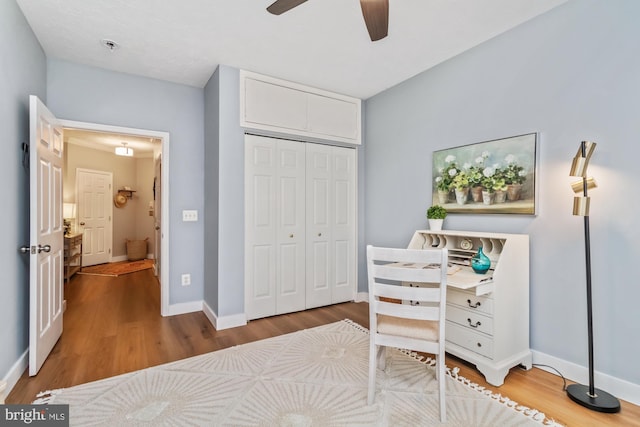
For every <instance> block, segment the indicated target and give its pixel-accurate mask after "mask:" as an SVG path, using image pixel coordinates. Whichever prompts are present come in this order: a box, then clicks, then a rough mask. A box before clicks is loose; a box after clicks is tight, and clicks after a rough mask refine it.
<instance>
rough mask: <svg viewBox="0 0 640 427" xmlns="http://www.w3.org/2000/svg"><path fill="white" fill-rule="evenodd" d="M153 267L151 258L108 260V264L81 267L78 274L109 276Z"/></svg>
mask: <svg viewBox="0 0 640 427" xmlns="http://www.w3.org/2000/svg"><path fill="white" fill-rule="evenodd" d="M152 267H153V260H152V259H142V260H140V261H121V262H110V263H108V264H98V265H92V266H89V267H82V270H81V271H79V272H78V274H86V275H89V276H110V277H118V276H121V275H123V274H129V273H135V272H136V271H141V270H146V269H148V268H152Z"/></svg>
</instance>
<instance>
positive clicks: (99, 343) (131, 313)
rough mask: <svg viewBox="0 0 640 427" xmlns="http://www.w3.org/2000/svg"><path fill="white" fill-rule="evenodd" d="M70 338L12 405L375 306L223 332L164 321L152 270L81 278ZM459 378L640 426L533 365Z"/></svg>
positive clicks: (571, 418) (587, 418) (532, 402)
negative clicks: (584, 401)
mask: <svg viewBox="0 0 640 427" xmlns="http://www.w3.org/2000/svg"><path fill="white" fill-rule="evenodd" d="M65 297H66V300H67V310H66V312H65V314H64V333H63V334H62V337H61V338H60V340H59V341H58V343H57V344H56V346H55V347H54V349H53V352H52V353H51V355H50V356H49V358H48V359H47V361H46V362H45V364H44V365H43V367H42V369H41V370H40V372H39V373H38V375H37V376H35V377H32V378H30V377H29V376H28V374H27V373H25V374H24V375H23V376H22V378H21V379H20V380H19V381H18V383H17V384H16V386H15V387H14V388H13V390H12V391H11V393H10V394H9V396H7V399H6V403H30V402H32V401H33V400H34V399H35V397H36V394H37V393H38V392H40V391H43V390H51V389H55V388H61V387H70V386H73V385H77V384H82V383H85V382H88V381H94V380H98V379H101V378H106V377H110V376H113V375H118V374H122V373H125V372H130V371H134V370H137V369H142V368H146V367H149V366H154V365H158V364H162V363H166V362H171V361H174V360H179V359H183V358H186V357H190V356H195V355H198V354H202V353H206V352H210V351H215V350H219V349H222V348H226V347H231V346H234V345H239V344H244V343H247V342H250V341H255V340H260V339H264V338H269V337H272V336H277V335H281V334H286V333H289V332H293V331H296V330H299V329H305V328H312V327H315V326H320V325H323V324H327V323H331V322H336V321H339V320H342V319H345V318H349V319H351V320H353V321H355V322H357V323H359V324H361V325H363V326H366V327H368V325H369V320H368V304H366V303H344V304H338V305H334V306H329V307H322V308H317V309H313V310H307V311H303V312H299V313H292V314H285V315H281V316H274V317H268V318H264V319H258V320H253V321H251V322H249V324H248V325H246V326H242V327H238V328H232V329H225V330H222V331H216V330H215V329H214V328H213V326H211V324H210V323H209V320H208V319H207V318H206V317H205V316H204V314H203V313H201V312H198V313H190V314H183V315H179V316H172V317H162V316H160V291H159V285H158V282H157V281H156V279H155V277H154V276H153V274H152V271H151V270H145V271H141V272H137V273H132V274H128V275H124V276H120V277H117V278H114V277H100V276H80V275H76V276H74V277H73V279H72V280H71V281H70V282H69V283H68V284H67V285H66V288H65ZM447 365H448V366H450V367H454V366H457V367H459V368H460V375H462V376H464V377H466V378H468V379H469V380H471V381H472V382H475V383H478V384H480V385H482V386H485V387H487V388H488V389H491V390H493V392H495V393H500V394H502V395H503V396H507V397H509V398H510V399H512V400H514V401H516V402H518V403H519V404H521V405H525V406H528V407H530V408H535V409H537V410H539V411H542V412H544V413H545V414H546V415H547V416H548V417H549V418H552V419H554V420H555V421H556V422H558V423H560V424H563V425H566V426H580V427H583V426H640V407H638V406H635V405H632V404H630V403H627V402H624V401H623V402H622V411H621V412H620V413H618V414H601V413H598V412H593V411H590V410H588V409H586V408H583V407H581V406H579V405H577V404H575V403H573V402H572V401H571V400H569V398H568V397H567V396H566V393H565V392H564V391H563V390H562V386H563V383H562V379H561V378H560V377H558V376H556V375H553V374H550V373H548V372H545V371H543V370H541V369H537V368H533V369H531V370H529V371H525V370H524V369H520V368H513V369H512V370H511V372H510V373H509V375H508V376H507V378H506V381H505V384H504V385H503V386H502V387H493V386H490V385H489V384H487V383H486V382H485V381H484V377H483V376H482V374H480V373H479V372H478V371H476V370H475V368H474V367H473V366H472V365H469V364H467V363H466V362H464V361H462V360H460V359H457V358H454V357H451V356H448V357H447Z"/></svg>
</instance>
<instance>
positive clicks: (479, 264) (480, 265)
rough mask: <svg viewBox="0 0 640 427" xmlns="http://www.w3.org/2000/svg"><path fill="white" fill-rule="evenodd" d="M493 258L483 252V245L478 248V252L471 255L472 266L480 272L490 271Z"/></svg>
mask: <svg viewBox="0 0 640 427" xmlns="http://www.w3.org/2000/svg"><path fill="white" fill-rule="evenodd" d="M489 267H491V260H490V259H489V257H488V256H486V255H485V254H484V252H482V246H480V247H479V248H478V253H476V254H475V255H474V256H473V257H471V268H473V271H475V272H476V273H478V274H484V273H486V272H487V271H489Z"/></svg>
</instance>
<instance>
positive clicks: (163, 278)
mask: <svg viewBox="0 0 640 427" xmlns="http://www.w3.org/2000/svg"><path fill="white" fill-rule="evenodd" d="M60 123H61V125H62V126H63V127H65V128H72V129H79V130H90V131H94V132H106V133H122V134H128V135H134V136H144V137H152V138H158V139H160V140H161V141H162V175H161V180H160V186H161V191H162V200H161V204H162V206H161V212H162V216H161V218H162V224H161V235H162V243H161V246H160V251H161V253H162V257H163V263H162V264H163V265H162V269H161V270H160V314H161V315H162V316H169V315H170V314H171V313H170V312H169V301H170V298H169V277H170V276H169V267H170V263H169V197H170V194H169V185H168V183H169V164H170V162H169V132H162V131H155V130H147V129H136V128H127V127H122V126H111V125H104V124H99V123H88V122H78V121H74V120H60Z"/></svg>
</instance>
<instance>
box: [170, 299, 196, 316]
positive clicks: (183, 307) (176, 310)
mask: <svg viewBox="0 0 640 427" xmlns="http://www.w3.org/2000/svg"><path fill="white" fill-rule="evenodd" d="M202 304H203V301H191V302H181V303H178V304H170V305H169V311H168V313H167V316H175V315H177V314H186V313H194V312H196V311H202Z"/></svg>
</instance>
